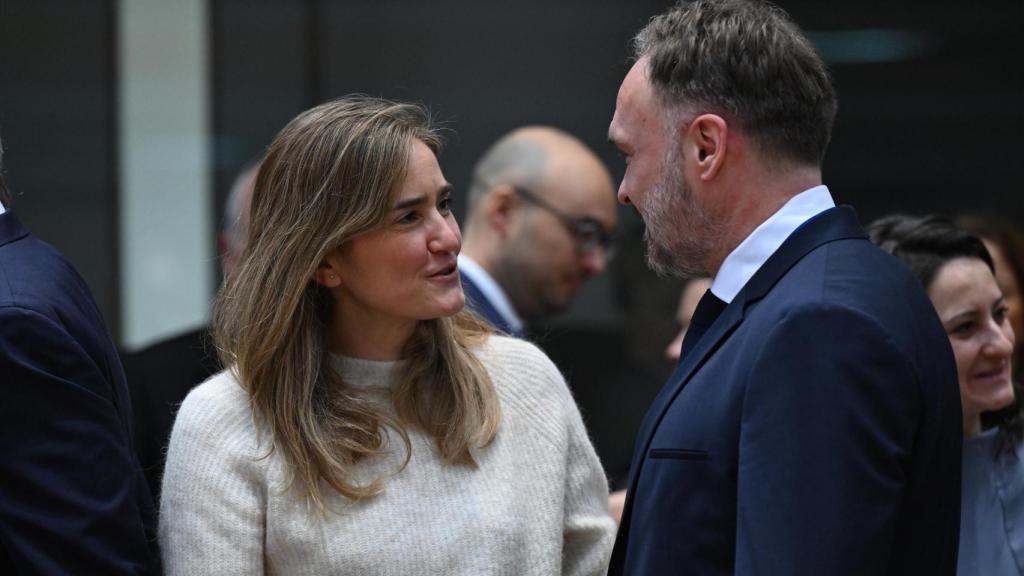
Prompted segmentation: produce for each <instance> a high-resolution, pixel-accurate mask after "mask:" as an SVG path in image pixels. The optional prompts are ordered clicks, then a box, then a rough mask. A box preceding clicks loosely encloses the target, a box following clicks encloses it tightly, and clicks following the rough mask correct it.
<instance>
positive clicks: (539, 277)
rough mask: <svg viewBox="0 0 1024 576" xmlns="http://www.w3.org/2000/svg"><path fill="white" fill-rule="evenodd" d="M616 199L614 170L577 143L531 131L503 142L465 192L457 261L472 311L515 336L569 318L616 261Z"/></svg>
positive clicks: (551, 132) (544, 130) (547, 131)
mask: <svg viewBox="0 0 1024 576" xmlns="http://www.w3.org/2000/svg"><path fill="white" fill-rule="evenodd" d="M614 198H615V188H614V186H613V185H612V179H611V176H610V175H609V173H608V169H607V168H606V167H605V166H604V164H603V163H602V162H601V160H600V159H598V157H597V156H596V155H594V153H593V152H592V151H591V150H590V149H589V148H587V147H586V145H585V144H583V142H581V141H579V140H578V139H577V138H576V137H574V136H572V135H570V134H568V133H566V132H563V131H561V130H558V129H555V128H550V127H545V126H529V127H524V128H519V129H517V130H514V131H512V132H511V133H509V134H507V135H505V136H504V137H502V138H501V139H499V140H498V141H497V142H496V143H494V144H493V145H492V146H491V147H490V148H489V149H488V150H487V151H486V152H485V153H484V155H483V156H482V157H481V158H480V160H479V161H478V162H477V165H476V167H475V168H474V171H473V180H472V183H471V185H470V189H469V209H468V213H467V216H466V220H465V224H464V226H463V232H464V235H463V243H462V254H460V255H459V271H460V274H461V278H462V287H463V289H464V290H465V293H466V304H467V306H468V307H469V308H470V309H471V310H473V311H474V312H476V313H477V314H479V315H481V316H483V317H484V318H485V319H486V320H487V321H488V322H490V323H491V324H492V325H494V327H495V328H497V329H498V330H501V331H502V332H505V333H507V334H511V335H515V336H522V335H523V334H524V330H525V329H527V328H528V327H529V325H530V324H532V323H534V322H536V321H539V320H543V319H546V318H549V317H551V316H553V315H555V314H558V313H560V312H562V311H564V310H565V309H566V308H567V307H568V306H569V303H570V301H571V299H572V297H573V296H574V295H575V294H576V292H577V291H578V290H579V288H580V287H581V286H582V284H583V282H584V281H586V280H587V279H589V278H590V277H592V276H593V275H595V274H597V273H599V272H601V271H602V270H604V268H605V266H606V265H607V263H608V260H609V259H610V258H611V256H612V252H611V250H612V244H611V239H612V233H613V231H614V229H615V220H616V213H615V212H616V208H615V200H614Z"/></svg>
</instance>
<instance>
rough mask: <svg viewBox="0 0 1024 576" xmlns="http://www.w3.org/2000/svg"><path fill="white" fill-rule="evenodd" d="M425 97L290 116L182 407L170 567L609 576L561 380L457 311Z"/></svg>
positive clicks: (164, 513)
mask: <svg viewBox="0 0 1024 576" xmlns="http://www.w3.org/2000/svg"><path fill="white" fill-rule="evenodd" d="M439 144H440V143H439V139H438V136H437V134H436V133H435V132H434V131H433V130H432V128H431V127H430V123H429V119H428V117H427V115H426V113H425V112H424V110H423V109H422V108H420V107H418V106H413V105H408V104H399V103H392V102H387V101H384V100H379V99H372V98H365V97H348V98H344V99H340V100H337V101H334V102H330V103H327V104H324V105H321V106H318V107H316V108H313V109H311V110H308V111H306V112H304V113H302V114H300V115H299V116H298V117H296V118H295V119H294V120H292V121H291V122H290V123H289V124H288V125H287V126H286V127H285V128H284V129H283V130H282V131H281V132H280V134H278V136H277V137H276V138H275V140H274V142H273V143H272V144H271V145H270V148H269V149H268V151H267V154H266V158H265V160H264V161H263V165H262V167H261V168H260V172H259V175H258V177H257V180H256V185H255V190H254V193H253V199H252V206H251V222H250V226H249V234H248V238H247V244H246V248H245V252H244V254H243V257H242V260H241V262H240V263H239V265H238V267H237V269H236V271H235V272H234V273H233V274H232V275H231V277H229V278H228V279H227V282H226V285H225V287H224V288H223V289H222V292H221V294H220V295H219V297H218V301H217V304H216V308H215V313H214V334H215V339H216V342H217V346H218V349H219V353H220V355H221V359H222V361H223V363H224V365H225V366H227V367H228V369H227V370H225V371H224V372H222V373H220V374H218V375H216V376H214V377H213V378H211V379H210V380H208V381H207V382H205V383H204V384H202V385H200V386H199V387H197V388H196V389H195V390H194V391H193V392H192V393H191V394H189V396H188V398H187V399H186V400H185V402H184V403H183V404H182V406H181V409H180V411H179V413H178V416H177V420H176V422H175V425H174V431H173V433H172V436H171V442H170V447H169V449H168V454H167V468H166V472H165V476H164V480H163V491H162V499H161V519H160V540H161V546H162V549H163V555H164V562H165V568H166V570H167V571H168V572H169V573H171V574H202V573H216V574H254V573H265V572H275V573H287V574H361V575H363V574H467V575H469V574H473V575H477V574H600V573H603V572H604V569H605V565H606V562H607V558H608V555H609V554H610V551H611V550H610V548H611V545H612V539H613V531H614V525H613V522H612V521H611V519H610V518H609V517H608V514H607V510H606V497H607V485H606V480H605V477H604V474H603V471H602V470H601V466H600V463H599V462H598V460H597V456H596V455H595V453H594V450H593V447H592V446H591V444H590V442H589V440H588V438H587V434H586V430H585V428H584V426H583V422H582V420H581V418H580V415H579V412H578V409H577V408H576V405H575V404H574V403H573V400H572V397H571V395H570V393H569V391H568V388H567V387H566V385H565V382H564V380H563V379H562V377H561V375H560V374H559V372H558V370H557V369H556V368H555V367H554V365H553V364H552V363H551V362H550V360H548V358H547V357H546V356H544V355H543V353H541V352H540V351H539V350H537V348H535V347H534V346H533V345H531V344H529V343H526V342H524V341H521V340H515V339H511V338H506V337H502V336H498V335H494V334H490V333H489V331H488V329H487V328H486V325H485V324H483V323H482V322H481V321H479V320H477V319H476V318H475V317H474V316H472V315H471V314H470V313H469V312H465V311H463V310H462V308H463V304H464V297H463V294H462V288H461V286H460V283H459V274H458V270H457V266H456V256H457V255H458V252H459V249H460V246H461V237H460V235H459V229H458V225H457V224H456V222H455V218H454V216H453V215H452V212H451V185H450V184H448V182H447V181H446V180H445V179H444V176H443V175H442V173H441V170H440V168H439V167H438V163H437V158H436V153H437V151H438V149H439Z"/></svg>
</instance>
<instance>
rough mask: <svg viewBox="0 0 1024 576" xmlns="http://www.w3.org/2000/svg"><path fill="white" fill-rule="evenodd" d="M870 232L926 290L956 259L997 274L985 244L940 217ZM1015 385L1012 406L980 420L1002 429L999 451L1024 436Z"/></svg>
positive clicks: (887, 223) (877, 226) (900, 220)
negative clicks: (977, 263)
mask: <svg viewBox="0 0 1024 576" xmlns="http://www.w3.org/2000/svg"><path fill="white" fill-rule="evenodd" d="M867 231H868V235H869V236H870V237H871V241H872V242H874V243H875V244H877V245H878V246H879V247H880V248H881V249H882V250H885V251H886V252H888V253H890V254H892V255H893V256H895V257H897V258H899V259H900V261H902V262H903V263H904V264H905V265H906V266H907V268H909V269H910V271H911V272H912V273H913V274H914V275H915V276H916V277H917V279H918V280H920V281H921V285H922V286H924V289H925V291H927V290H928V289H929V288H930V287H931V285H932V282H933V281H934V280H935V276H936V274H937V273H938V272H939V269H940V268H942V267H943V266H944V265H945V264H946V263H948V262H950V261H952V260H956V259H957V258H977V259H979V260H981V261H982V262H984V263H985V264H986V265H987V266H988V268H989V270H991V271H992V273H993V274H994V273H995V265H994V264H993V263H992V256H991V255H990V254H989V252H988V250H987V249H986V248H985V243H984V242H982V241H981V239H980V238H978V237H977V236H975V235H973V234H969V233H967V232H965V231H964V230H961V229H960V228H957V227H956V226H955V225H954V224H953V223H952V221H950V220H948V219H946V218H943V217H941V216H935V215H927V216H908V215H905V214H893V215H891V216H885V217H883V218H880V219H878V220H876V221H874V222H872V223H871V225H869V226H868V228H867ZM1013 386H1014V400H1013V404H1011V405H1009V406H1007V407H1006V408H1004V409H1002V410H999V411H996V412H987V413H983V414H982V418H981V423H982V427H983V428H985V429H988V428H991V427H993V426H998V427H999V430H1000V435H1001V436H1002V438H1003V441H1002V442H1001V443H1000V450H1010V449H1012V446H1013V445H1014V444H1015V443H1017V442H1019V441H1020V440H1021V438H1022V437H1024V420H1022V419H1021V414H1020V411H1021V407H1020V398H1021V393H1022V391H1021V389H1020V387H1019V386H1018V385H1017V383H1016V382H1015V383H1014V385H1013Z"/></svg>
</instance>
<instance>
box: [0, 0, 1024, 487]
mask: <svg viewBox="0 0 1024 576" xmlns="http://www.w3.org/2000/svg"><path fill="white" fill-rule="evenodd" d="M124 1H127V0H124ZM670 4H671V2H666V1H655V0H630V1H625V0H623V1H618V2H613V1H590V0H587V1H584V0H575V1H570V0H561V1H544V2H541V1H537V0H519V1H517V2H485V1H469V0H436V1H433V2H422V1H412V0H406V1H389V2H372V1H368V0H364V1H357V0H349V1H341V0H339V1H328V0H293V1H282V0H207V2H206V4H205V13H206V22H205V26H206V30H207V35H208V42H207V44H208V50H207V52H208V55H207V56H208V66H207V71H206V72H205V73H206V74H208V78H207V82H208V86H209V94H208V98H209V106H210V118H209V124H210V125H209V138H210V139H211V142H212V146H211V148H210V150H211V154H212V159H211V161H212V164H211V166H212V168H211V171H210V173H209V174H208V178H209V179H210V183H211V189H212V190H213V191H214V193H212V194H210V197H209V206H210V210H211V211H212V213H213V214H214V215H215V220H214V222H212V223H211V226H216V224H217V223H218V222H219V221H220V217H221V210H222V208H221V207H222V204H223V199H224V196H225V195H226V194H227V191H228V188H229V186H230V183H231V180H232V179H233V177H234V175H235V174H236V172H237V171H238V170H239V169H240V167H241V166H242V165H243V164H245V163H246V162H247V161H249V160H250V159H252V158H253V157H255V156H256V155H258V154H259V153H260V152H261V150H263V148H264V147H265V146H266V145H267V144H268V143H269V141H270V140H271V139H272V138H273V136H274V134H275V133H276V132H277V130H279V129H280V128H281V127H282V126H283V125H284V124H285V123H286V122H287V121H288V120H289V119H290V118H291V117H293V116H294V115H295V114H297V113H298V112H300V111H301V110H303V109H306V108H308V107H310V106H312V105H314V104H316V103H319V102H321V101H324V100H326V99H330V98H332V97H336V96H340V95H343V94H347V93H351V92H361V93H367V94H371V95H381V96H385V97H389V98H397V99H403V100H416V101H420V102H423V103H425V104H427V105H428V106H429V107H430V109H431V110H432V111H433V113H434V115H435V117H436V118H437V119H438V120H440V121H442V122H443V123H444V125H445V126H447V127H448V128H449V129H450V132H449V133H448V134H449V137H448V143H447V147H446V149H445V151H444V152H443V154H442V156H441V159H440V160H441V166H442V169H443V170H444V172H445V174H446V176H447V177H448V179H449V180H451V181H452V182H453V183H454V184H455V186H456V189H457V190H460V191H462V190H465V189H466V187H467V184H468V178H469V174H470V171H471V168H472V165H473V162H474V161H475V159H476V157H477V156H479V154H480V153H481V152H482V151H483V150H484V149H485V148H486V147H487V145H488V144H490V143H491V142H492V141H493V140H495V139H496V138H497V137H499V136H500V135H502V134H504V133H505V132H507V131H509V130H510V129H512V128H514V127H517V126H520V125H524V124H551V125H554V126H558V127H560V128H563V129H565V130H568V131H569V132H572V133H574V134H576V135H578V136H579V137H580V138H582V139H583V140H584V141H585V142H587V143H588V144H590V145H591V146H592V147H593V148H594V149H595V150H596V151H597V152H598V154H599V155H601V156H602V157H603V158H604V159H605V161H606V162H607V164H608V166H609V167H610V168H611V170H612V173H613V175H615V176H616V177H619V176H621V173H622V164H621V162H620V160H619V159H618V158H617V155H616V154H615V153H614V151H613V150H612V148H611V147H610V146H609V145H607V144H606V142H605V134H606V129H607V125H608V121H609V120H610V118H611V114H612V111H613V108H614V102H615V94H616V90H617V88H618V85H619V82H620V81H621V79H622V77H623V76H624V74H625V72H626V70H627V69H628V67H629V65H630V62H629V54H630V38H631V37H632V35H633V34H634V33H635V32H636V31H637V30H638V29H639V28H640V27H642V25H643V24H644V23H645V22H646V20H647V19H648V18H649V17H650V16H652V15H654V14H657V13H659V12H661V11H663V10H664V9H665V8H666V7H667V6H668V5H670ZM779 4H780V5H781V6H782V7H783V8H785V9H786V10H788V11H789V12H790V14H791V15H792V16H793V17H794V19H795V20H796V21H797V22H798V23H799V24H800V25H801V26H802V27H803V28H804V29H805V30H807V31H808V32H809V33H810V35H811V37H812V39H813V40H814V41H815V43H816V44H817V45H818V47H819V49H820V50H821V52H822V54H823V56H824V57H825V59H826V60H827V61H828V62H829V63H830V68H831V70H832V73H833V76H834V79H835V83H836V86H837V88H838V92H839V103H840V107H839V116H838V119H837V122H836V127H835V131H834V136H833V141H832V145H831V147H830V151H829V154H828V156H827V159H826V162H825V180H826V183H827V184H828V185H829V187H830V189H831V190H832V192H833V194H834V195H835V196H836V197H837V200H838V201H840V202H844V203H850V204H852V205H853V206H854V207H855V208H857V210H858V212H859V214H860V217H861V219H862V221H865V222H867V221H870V220H871V219H874V218H876V217H878V216H880V215H882V214H884V213H888V212H893V211H905V212H916V213H922V212H941V213H947V214H952V213H957V212H960V211H966V210H969V211H975V212H976V211H983V212H993V213H998V214H1001V215H1002V216H1004V217H1009V218H1011V219H1014V220H1016V221H1017V222H1018V223H1022V222H1024V203H1022V201H1021V199H1020V192H1021V177H1022V172H1024V169H1022V162H1021V158H1020V156H1021V150H1022V148H1021V146H1020V144H1019V142H1020V140H1019V138H1020V135H1021V133H1022V131H1024V113H1022V110H1021V102H1024V81H1022V80H1024V78H1022V67H1021V66H1020V65H1019V63H1017V64H1015V63H1014V62H1016V59H1015V58H1014V57H1012V56H1011V55H1012V53H1013V52H1016V51H1018V50H1019V46H1018V48H1017V49H1015V48H1013V46H1015V45H1019V34H1020V29H1021V24H1022V23H1024V3H1022V2H1020V0H1014V1H990V2H979V3H974V4H971V5H969V6H968V5H966V4H964V3H962V2H952V1H950V0H939V1H936V2H931V3H927V4H925V3H895V2H850V1H847V2H831V3H821V2H812V1H809V0H800V1H796V0H791V1H782V2H779ZM120 10H121V5H120V3H119V2H116V1H113V0H106V1H104V0H3V2H2V3H0V135H2V136H3V140H4V143H5V145H6V147H7V154H6V157H5V169H6V178H7V181H8V183H9V185H10V187H11V188H12V189H13V190H14V191H15V192H16V193H17V194H18V196H17V198H16V201H15V204H16V208H17V212H18V214H19V217H20V218H21V219H22V220H23V221H24V222H25V223H26V224H27V225H28V226H29V227H30V228H32V229H33V231H34V232H35V233H36V234H37V235H38V236H40V237H42V238H44V239H46V240H48V241H50V242H51V243H53V244H54V245H56V246H57V247H58V248H59V249H60V250H62V251H63V252H64V253H65V254H66V255H68V257H69V258H70V259H71V260H72V262H73V263H74V264H75V265H76V266H77V267H78V268H79V270H80V271H81V272H82V274H83V276H85V278H86V280H87V282H88V283H89V285H90V286H91V287H92V289H93V291H94V293H95V295H96V298H97V301H98V302H99V304H100V307H101V308H102V309H103V312H104V314H105V316H106V318H107V319H108V322H109V323H110V324H111V328H112V330H113V331H114V333H115V334H119V333H120V331H121V327H122V325H123V323H124V322H125V319H124V318H122V312H121V310H122V307H121V306H119V301H120V299H121V298H122V297H123V295H122V294H120V293H119V292H120V288H119V285H120V283H119V274H120V273H121V266H120V262H119V256H118V255H119V250H118V242H119V233H118V221H119V217H120V213H121V212H120V210H119V206H120V202H119V182H118V166H119V165H118V163H119V162H120V161H121V158H122V155H121V154H120V151H119V145H120V143H119V142H118V128H119V115H118V110H119V108H118V102H117V97H118V89H117V87H118V82H119V70H118V66H117V62H118V61H119V59H118V50H119V46H118V42H117V34H116V30H117V26H118V17H119V13H120ZM459 198H460V197H458V196H457V201H458V200H459ZM620 225H621V228H622V230H624V231H625V232H626V239H625V246H624V248H623V250H622V253H621V255H620V257H619V258H618V259H617V260H616V261H615V262H614V265H613V266H612V267H611V270H610V271H609V272H608V273H607V274H605V275H603V276H602V277H601V278H599V279H597V280H595V281H593V282H592V283H591V284H590V285H588V286H587V287H586V289H585V290H584V292H583V293H582V294H581V296H580V297H579V299H578V301H577V303H576V304H575V305H574V307H573V309H572V310H571V311H570V312H569V313H568V314H566V315H565V316H564V317H563V318H560V319H559V320H558V321H557V322H554V323H552V324H551V325H550V326H548V327H546V328H545V329H544V330H543V331H542V333H541V334H540V336H539V338H538V339H539V340H540V344H541V345H542V346H543V347H545V349H547V350H548V352H549V353H550V354H551V355H552V357H553V358H554V359H555V361H556V363H557V364H558V365H559V366H560V367H561V368H562V369H563V370H564V371H565V373H566V375H567V377H568V378H569V381H570V385H571V386H572V388H573V390H574V393H575V394H576V397H577V400H578V401H579V402H580V404H581V406H582V408H583V411H584V415H585V417H586V419H587V421H588V425H589V426H590V429H591V432H592V434H593V436H594V440H595V443H596V444H597V447H598V450H599V452H600V453H601V456H602V458H603V460H604V461H605V464H606V467H607V468H608V471H609V474H610V475H612V477H613V480H615V481H616V482H618V481H619V480H621V478H622V476H623V474H624V472H625V468H626V467H628V458H629V452H630V449H631V445H632V439H633V434H634V431H635V428H636V426H637V423H638V421H639V419H640V417H641V416H642V413H643V409H644V407H645V406H646V404H647V402H649V400H650V399H651V398H652V397H653V395H654V393H655V391H656V390H657V388H658V387H659V386H660V384H661V382H662V381H663V379H664V378H665V377H666V375H667V374H668V372H669V371H670V369H671V367H670V366H669V365H668V364H667V362H666V361H664V359H663V358H662V351H663V349H664V347H665V344H666V343H667V341H668V340H669V339H670V338H671V335H672V332H673V330H674V320H673V315H674V309H675V305H676V300H677V295H678V291H679V284H678V283H677V282H675V281H669V280H663V279H657V278H655V277H654V276H653V275H652V274H651V273H650V272H648V271H647V270H646V268H645V267H644V265H643V262H642V248H641V245H640V239H639V238H640V231H641V224H640V222H639V220H638V219H637V218H636V216H635V214H633V213H632V211H631V210H629V209H625V208H621V209H620ZM211 233H212V232H211ZM212 250H213V247H211V254H212ZM196 266H197V267H203V266H206V267H215V266H216V263H215V261H214V259H212V258H211V259H206V260H204V261H200V262H196ZM180 273H181V274H188V271H187V270H182V271H180ZM212 277H213V278H218V277H219V274H216V273H215V274H212ZM209 289H210V294H211V295H212V294H213V291H214V290H215V286H210V288H209Z"/></svg>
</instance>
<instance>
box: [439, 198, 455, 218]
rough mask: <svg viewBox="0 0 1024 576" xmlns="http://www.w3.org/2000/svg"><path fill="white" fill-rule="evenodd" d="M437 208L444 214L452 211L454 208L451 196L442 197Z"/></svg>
mask: <svg viewBox="0 0 1024 576" xmlns="http://www.w3.org/2000/svg"><path fill="white" fill-rule="evenodd" d="M437 209H438V210H439V211H440V212H441V213H442V214H447V213H449V212H451V210H452V199H451V198H450V197H447V198H442V199H441V201H440V202H438V203H437Z"/></svg>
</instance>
